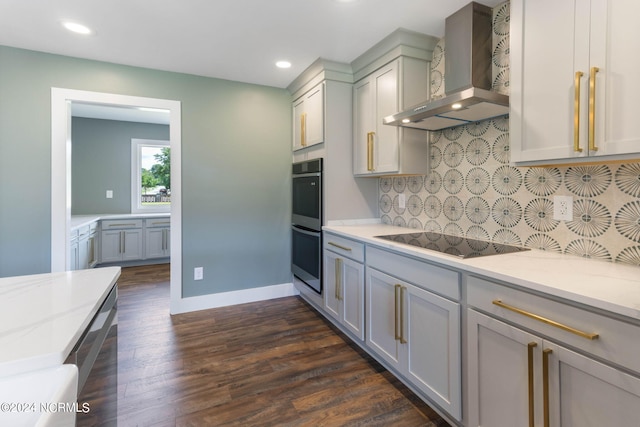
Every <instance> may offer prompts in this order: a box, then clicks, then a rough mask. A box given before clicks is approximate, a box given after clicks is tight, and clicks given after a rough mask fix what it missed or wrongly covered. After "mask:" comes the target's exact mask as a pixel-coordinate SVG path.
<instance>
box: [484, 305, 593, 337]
mask: <svg viewBox="0 0 640 427" xmlns="http://www.w3.org/2000/svg"><path fill="white" fill-rule="evenodd" d="M493 304H494V305H497V306H498V307H502V308H505V309H507V310H510V311H513V312H514V313H518V314H522V315H523V316H526V317H530V318H531V319H535V320H537V321H539V322H542V323H546V324H547V325H551V326H554V327H556V328H559V329H562V330H563V331H567V332H571V333H572V334H576V335H578V336H581V337H583V338H586V339H588V340H595V339H597V338H598V336H599V335H598V334H596V333H589V332H584V331H581V330H579V329H575V328H572V327H571V326H567V325H564V324H562V323H558V322H556V321H555V320H551V319H548V318H546V317H542V316H539V315H537V314H533V313H530V312H528V311H525V310H522V309H520V308H517V307H514V306H512V305H509V304H505V303H503V302H502V301H501V300H499V299H497V300H494V301H493Z"/></svg>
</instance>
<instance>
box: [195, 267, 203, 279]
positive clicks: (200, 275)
mask: <svg viewBox="0 0 640 427" xmlns="http://www.w3.org/2000/svg"><path fill="white" fill-rule="evenodd" d="M203 278H204V268H203V267H196V268H194V269H193V280H202V279H203Z"/></svg>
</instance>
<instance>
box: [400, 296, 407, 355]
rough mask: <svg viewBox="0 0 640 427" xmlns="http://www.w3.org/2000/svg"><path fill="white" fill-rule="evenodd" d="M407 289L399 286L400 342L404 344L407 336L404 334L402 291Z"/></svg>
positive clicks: (403, 299)
mask: <svg viewBox="0 0 640 427" xmlns="http://www.w3.org/2000/svg"><path fill="white" fill-rule="evenodd" d="M406 290H407V288H406V287H405V286H401V287H400V343H401V344H406V343H407V338H406V337H405V336H404V301H405V298H404V293H405V291H406Z"/></svg>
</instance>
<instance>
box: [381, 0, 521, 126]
mask: <svg viewBox="0 0 640 427" xmlns="http://www.w3.org/2000/svg"><path fill="white" fill-rule="evenodd" d="M491 21H492V11H491V8H490V7H487V6H484V5H482V4H479V3H475V2H472V3H469V4H468V5H466V6H465V7H463V8H462V9H460V10H459V11H457V12H456V13H454V14H453V15H451V16H449V17H448V18H447V19H446V22H445V36H444V39H445V43H446V47H445V54H444V58H445V74H444V77H445V97H444V98H440V99H435V100H431V101H426V102H423V103H421V104H418V105H416V106H414V107H412V108H410V109H408V110H407V111H403V112H401V113H397V114H394V115H392V116H388V117H385V118H384V120H383V122H384V124H386V125H392V126H403V127H410V128H417V129H424V130H440V129H445V128H450V127H455V126H460V125H464V124H467V123H474V122H478V121H480V120H486V119H490V118H493V117H499V116H504V115H506V114H509V97H508V96H507V95H503V94H500V93H498V92H494V91H492V90H491V80H492V78H491V55H492V52H491V51H492V47H491V45H492V28H491Z"/></svg>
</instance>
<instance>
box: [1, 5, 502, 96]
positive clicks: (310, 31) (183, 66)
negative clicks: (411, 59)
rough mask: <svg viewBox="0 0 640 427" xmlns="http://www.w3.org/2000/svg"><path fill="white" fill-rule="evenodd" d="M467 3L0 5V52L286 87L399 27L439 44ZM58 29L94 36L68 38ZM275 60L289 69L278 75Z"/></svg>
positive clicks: (349, 56) (351, 57)
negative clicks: (68, 25) (69, 25)
mask: <svg viewBox="0 0 640 427" xmlns="http://www.w3.org/2000/svg"><path fill="white" fill-rule="evenodd" d="M468 2H469V1H468V0H356V1H353V2H349V3H346V2H344V1H343V2H341V1H338V0H103V1H98V0H55V1H52V0H0V44H2V45H6V46H12V47H19V48H24V49H31V50H37V51H42V52H49V53H56V54H61V55H68V56H73V57H80V58H88V59H94V60H100V61H107V62H113V63H118V64H126V65H133V66H140V67H147V68H153V69H159V70H166V71H175V72H180V73H188V74H195V75H200V76H207V77H217V78H222V79H229V80H236V81H241V82H247V83H256V84H260V85H267V86H275V87H280V88H284V87H287V85H289V83H291V82H292V81H293V79H294V78H295V77H296V76H298V75H299V74H300V73H301V72H302V71H304V70H305V69H306V68H307V67H308V66H309V65H310V64H311V63H312V62H313V61H315V60H316V59H317V58H319V57H322V58H325V59H328V60H333V61H338V62H345V63H350V62H351V61H353V60H354V59H355V58H357V57H358V56H359V55H360V54H362V53H363V52H365V51H366V50H367V49H369V48H370V47H371V46H373V45H374V44H375V43H377V42H378V41H380V40H381V39H383V38H384V37H386V36H387V35H388V34H390V33H391V32H393V31H394V30H396V29H397V28H405V29H408V30H413V31H418V32H422V33H426V34H430V35H433V36H437V37H441V36H442V35H443V34H444V20H445V18H446V17H447V16H448V15H450V14H451V13H453V12H455V11H456V10H458V9H459V8H461V7H462V6H464V5H465V4H467V3H468ZM481 2H482V3H484V4H486V5H488V6H491V7H493V6H496V5H497V4H500V3H503V2H504V0H484V1H481ZM64 20H71V21H75V22H78V23H82V24H85V25H87V26H89V27H90V28H92V29H93V31H94V34H92V35H89V36H81V35H77V34H72V33H70V32H68V31H67V30H65V29H64V28H63V27H62V26H61V22H62V21H64ZM281 59H285V60H288V61H290V62H291V63H292V64H293V66H292V67H291V68H290V69H288V70H281V69H277V68H276V67H275V65H274V63H275V62H276V61H277V60H281Z"/></svg>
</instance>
